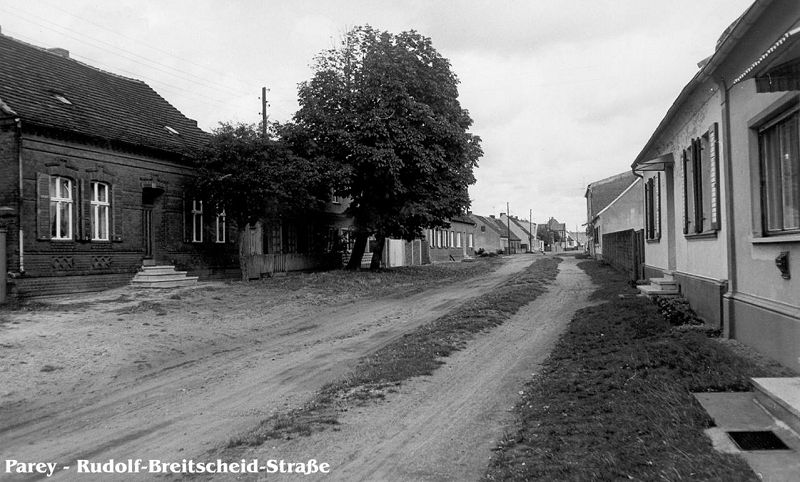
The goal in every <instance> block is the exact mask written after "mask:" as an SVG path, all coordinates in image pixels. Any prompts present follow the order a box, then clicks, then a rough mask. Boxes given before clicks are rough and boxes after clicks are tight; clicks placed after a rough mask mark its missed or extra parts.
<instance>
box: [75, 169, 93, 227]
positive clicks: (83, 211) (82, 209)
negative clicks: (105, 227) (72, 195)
mask: <svg viewBox="0 0 800 482" xmlns="http://www.w3.org/2000/svg"><path fill="white" fill-rule="evenodd" d="M91 186H92V185H91V183H90V184H89V186H88V190H87V183H86V181H84V180H83V179H81V180H80V181H78V188H79V189H78V197H77V198H76V199H75V205H76V206H78V209H77V216H78V222H77V223H76V227H75V231H76V233H78V232H80V237H79V239H83V240H84V241H90V240H91V239H92V204H91V199H92V188H91ZM78 226H80V231H78Z"/></svg>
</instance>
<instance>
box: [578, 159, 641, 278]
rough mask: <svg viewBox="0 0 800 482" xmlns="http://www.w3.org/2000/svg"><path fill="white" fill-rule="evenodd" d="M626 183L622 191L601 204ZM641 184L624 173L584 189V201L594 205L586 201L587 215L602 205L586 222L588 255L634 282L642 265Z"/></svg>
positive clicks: (639, 276)
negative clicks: (588, 234) (610, 266)
mask: <svg viewBox="0 0 800 482" xmlns="http://www.w3.org/2000/svg"><path fill="white" fill-rule="evenodd" d="M626 183H627V184H628V185H627V187H625V188H624V189H623V190H622V192H619V193H618V194H617V195H616V197H614V198H613V199H611V200H610V201H607V202H606V201H605V200H607V199H609V198H610V197H611V196H612V195H613V193H615V192H617V191H618V190H619V189H620V187H621V186H623V185H624V184H626ZM642 185H643V181H642V179H641V178H637V177H635V176H632V175H631V174H630V173H625V175H616V176H612V177H610V178H606V179H603V180H601V181H598V182H596V183H592V184H589V187H588V188H587V201H590V202H591V201H593V202H594V206H592V205H590V203H589V202H587V208H588V212H592V211H593V207H594V208H595V209H596V208H597V206H598V201H599V200H601V199H602V200H604V201H603V204H605V206H604V207H603V208H602V209H599V210H598V211H596V213H595V214H594V217H592V218H590V219H589V222H588V226H589V229H588V232H589V233H591V235H590V236H589V238H590V241H589V252H590V254H591V255H592V256H593V257H595V258H596V259H600V260H603V261H605V262H607V263H609V264H611V265H612V266H614V267H615V268H617V269H618V270H620V271H622V272H625V273H626V274H628V277H629V278H630V279H631V280H634V281H635V280H637V279H640V278H642V277H643V276H644V269H645V266H646V265H645V264H644V262H645V259H646V256H645V253H644V246H643V228H644V214H643V211H644V206H643V205H642V189H641V188H642Z"/></svg>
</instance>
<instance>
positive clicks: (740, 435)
mask: <svg viewBox="0 0 800 482" xmlns="http://www.w3.org/2000/svg"><path fill="white" fill-rule="evenodd" d="M728 436H729V437H730V438H731V439H733V441H734V443H736V445H737V446H738V447H739V448H740V449H742V450H747V451H750V450H788V449H789V447H787V446H786V444H785V443H783V440H781V439H780V438H778V436H777V435H775V433H774V432H772V431H770V430H764V431H757V432H744V431H742V432H728Z"/></svg>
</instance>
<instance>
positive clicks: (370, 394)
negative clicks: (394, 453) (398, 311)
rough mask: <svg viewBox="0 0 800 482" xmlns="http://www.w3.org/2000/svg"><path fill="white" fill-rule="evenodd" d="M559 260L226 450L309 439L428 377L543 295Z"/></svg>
mask: <svg viewBox="0 0 800 482" xmlns="http://www.w3.org/2000/svg"><path fill="white" fill-rule="evenodd" d="M560 261H561V260H560V259H558V258H549V257H548V258H542V259H539V260H537V261H536V262H534V263H533V264H532V265H531V266H529V267H528V268H527V269H525V270H524V271H523V272H521V273H519V274H518V275H516V276H514V277H512V278H511V279H509V280H508V281H506V282H505V283H504V284H503V285H501V286H500V287H498V288H496V289H494V290H492V291H491V292H489V293H487V294H485V295H482V296H479V297H477V298H474V299H472V300H469V301H467V302H465V303H464V304H463V305H462V306H461V307H459V308H457V309H455V310H454V311H451V312H450V313H448V314H446V315H443V316H441V317H439V318H437V319H435V320H433V321H432V322H430V323H427V324H425V325H423V326H421V327H419V328H417V329H416V330H415V331H413V332H411V333H408V334H406V335H404V336H402V337H400V338H399V339H397V340H396V341H394V342H392V343H390V344H388V345H386V346H384V347H383V348H381V349H379V350H377V351H376V352H374V353H372V354H371V355H368V356H366V357H364V358H362V359H361V360H360V362H359V364H358V365H357V366H356V368H355V369H354V370H353V371H352V373H351V374H350V375H349V376H347V377H345V378H343V379H341V380H337V381H335V382H332V383H329V384H327V385H325V386H324V387H323V388H322V389H321V390H320V392H319V393H318V394H317V395H316V396H315V397H314V398H313V399H312V400H311V401H310V402H309V403H307V404H306V405H305V406H303V407H302V408H299V409H297V410H293V411H291V412H288V413H285V414H280V415H276V416H273V417H270V418H268V419H266V420H264V421H263V422H262V423H260V424H259V426H258V427H256V428H255V429H254V430H252V431H250V432H248V433H246V434H244V435H241V436H239V437H236V438H234V439H232V440H231V441H230V442H229V444H228V448H235V447H238V446H243V445H248V446H255V445H260V444H261V443H263V442H264V441H266V440H269V439H275V438H291V437H294V436H304V435H310V434H311V433H313V432H316V431H319V430H323V429H325V428H326V427H330V426H334V425H336V424H338V416H339V414H340V413H341V412H342V411H343V410H345V409H346V408H347V407H349V406H351V405H354V404H359V403H363V402H365V401H369V400H375V399H380V398H383V397H384V396H385V394H386V393H387V392H392V391H395V390H396V387H397V386H398V385H400V384H401V383H402V382H403V381H405V380H408V379H410V378H412V377H417V376H421V375H430V374H431V373H433V371H434V370H435V369H436V368H437V367H439V366H440V365H441V364H443V363H444V361H442V358H444V357H447V356H448V355H450V354H451V353H453V352H454V351H457V350H460V349H462V348H464V346H465V345H466V343H467V342H468V341H469V340H470V339H472V338H473V337H474V336H475V334H476V333H479V332H482V331H485V330H489V329H491V328H493V327H495V326H497V325H499V324H501V323H503V322H504V321H506V320H507V319H509V318H510V317H511V316H513V315H514V313H516V312H517V311H518V310H519V309H520V308H521V307H523V306H524V305H526V304H528V303H530V302H531V301H533V300H534V299H535V298H536V297H538V296H539V295H540V294H541V293H543V292H544V291H545V290H546V289H547V286H548V285H549V284H550V282H552V280H554V279H555V277H556V275H557V273H558V263H559V262H560Z"/></svg>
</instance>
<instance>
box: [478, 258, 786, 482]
mask: <svg viewBox="0 0 800 482" xmlns="http://www.w3.org/2000/svg"><path fill="white" fill-rule="evenodd" d="M579 266H580V267H581V268H583V269H584V271H586V273H588V274H589V276H590V277H591V278H592V280H593V281H594V283H595V284H597V285H599V289H598V290H597V292H596V293H595V294H594V297H595V299H599V300H605V302H604V303H602V304H600V305H598V306H593V307H589V308H585V309H582V310H579V311H578V312H577V313H576V314H575V316H574V318H573V320H572V322H571V324H570V326H569V328H568V330H567V332H565V333H564V335H562V337H561V339H560V340H559V342H558V343H557V345H556V347H555V349H554V350H553V351H552V354H551V355H550V357H549V358H548V360H547V361H546V362H545V364H544V366H543V369H542V371H541V373H540V374H538V375H537V376H535V377H534V378H533V379H532V380H531V381H529V382H528V383H527V385H526V388H525V390H524V394H525V395H524V396H523V397H522V399H521V401H520V402H519V403H518V404H517V406H516V407H515V415H516V427H515V430H516V431H515V433H514V434H513V435H510V436H508V437H507V439H506V440H505V441H504V442H503V443H501V445H500V446H499V447H498V448H497V449H496V451H495V454H494V456H493V458H492V460H491V462H490V466H489V468H488V470H487V473H486V476H485V479H486V480H597V479H599V480H616V479H628V480H630V479H633V480H682V479H695V480H726V481H736V480H758V478H757V477H756V476H755V475H754V474H753V473H752V472H751V471H750V469H749V467H748V466H747V464H746V463H745V462H744V460H743V459H741V458H739V457H736V456H733V455H723V454H720V453H718V452H716V451H715V450H714V449H713V448H712V446H711V443H710V441H709V440H708V439H707V437H706V436H705V435H704V433H703V430H704V429H705V428H708V427H710V426H712V424H713V421H712V420H711V419H710V418H709V416H708V415H707V414H706V412H705V411H704V410H703V408H702V407H701V406H700V405H699V404H698V403H697V402H696V401H695V399H694V398H693V397H692V395H691V392H701V391H746V390H748V389H749V385H748V378H749V377H752V376H776V375H775V374H774V372H775V371H776V370H777V368H774V367H772V368H771V367H763V366H758V365H757V364H755V363H753V362H751V361H750V360H749V359H746V358H742V357H740V356H738V355H736V354H734V353H733V352H732V351H731V350H729V349H728V348H727V347H726V346H724V345H723V344H721V343H719V342H717V341H715V340H713V339H710V338H708V337H707V336H705V335H704V334H702V333H700V332H696V331H691V330H675V329H671V327H670V325H669V323H667V322H666V320H664V318H663V317H662V316H661V315H660V314H659V313H658V311H657V307H656V306H655V305H654V304H653V303H651V302H650V301H648V300H646V299H643V298H630V297H619V296H618V295H619V294H621V293H631V292H632V290H631V288H630V287H629V286H627V281H626V280H625V279H624V278H623V277H622V276H620V275H619V274H617V273H616V272H614V271H613V270H611V269H610V268H608V267H606V266H602V265H600V264H599V263H597V262H595V261H583V262H581V263H580V264H579Z"/></svg>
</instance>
